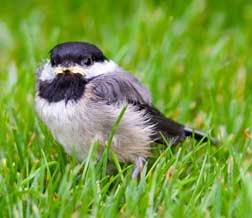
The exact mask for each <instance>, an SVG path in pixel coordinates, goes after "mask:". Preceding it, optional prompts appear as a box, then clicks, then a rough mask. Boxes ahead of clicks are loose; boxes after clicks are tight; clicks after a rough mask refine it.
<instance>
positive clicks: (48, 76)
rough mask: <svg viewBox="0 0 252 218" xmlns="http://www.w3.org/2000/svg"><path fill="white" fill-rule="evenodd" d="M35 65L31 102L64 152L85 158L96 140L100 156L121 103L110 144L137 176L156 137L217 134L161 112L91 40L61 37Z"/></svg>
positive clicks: (163, 141)
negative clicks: (34, 80)
mask: <svg viewBox="0 0 252 218" xmlns="http://www.w3.org/2000/svg"><path fill="white" fill-rule="evenodd" d="M49 54H50V58H49V59H47V60H45V61H44V62H43V63H42V64H41V65H40V66H39V67H38V69H37V70H36V94H35V107H36V111H37V113H38V115H39V117H40V118H41V120H42V121H43V122H44V123H45V124H46V126H47V127H48V129H49V130H50V131H51V133H52V135H53V137H54V138H55V139H56V140H57V141H58V142H59V143H60V144H61V145H62V146H63V148H64V150H65V151H66V153H67V154H69V155H72V154H73V153H74V154H75V155H76V158H77V160H79V161H83V160H85V158H87V155H88V152H89V149H90V147H91V145H92V143H94V142H98V143H99V149H98V154H97V158H98V159H99V158H100V157H101V155H102V152H103V151H104V148H105V145H106V143H107V142H108V139H109V136H110V133H111V130H112V128H113V127H114V125H115V122H116V121H117V119H118V116H119V115H120V113H121V111H122V110H123V108H125V111H124V113H123V115H122V117H121V119H120V122H119V124H118V126H117V128H116V131H115V133H114V135H113V138H112V141H111V147H110V149H111V150H112V151H113V152H114V153H115V154H116V155H117V157H118V160H119V161H120V162H121V163H133V164H134V170H133V173H132V178H136V177H138V175H139V174H140V173H141V172H142V170H143V166H144V165H145V164H146V162H147V160H148V158H149V157H150V156H151V155H152V149H153V146H154V145H155V144H156V143H159V144H167V141H169V142H170V143H171V144H172V145H176V144H178V143H181V142H183V141H184V140H185V139H186V137H194V138H195V139H196V140H201V141H202V142H206V141H211V142H212V143H215V142H216V141H217V139H216V138H213V137H211V136H208V134H206V133H204V132H201V131H199V130H195V129H193V128H189V127H187V126H185V125H183V124H180V123H178V122H176V121H174V120H172V119H169V118H167V117H165V116H164V115H163V114H162V113H161V112H160V111H159V110H158V109H157V108H156V107H155V106H154V104H153V103H152V96H151V93H150V91H149V90H148V89H147V88H146V86H144V85H143V84H142V83H141V82H140V81H139V80H138V79H137V78H135V77H134V76H133V75H132V74H131V73H129V72H127V71H126V70H124V69H123V68H122V67H120V66H119V65H118V64H117V63H116V62H114V61H113V60H111V59H109V58H107V57H106V56H105V55H104V54H103V52H102V51H101V50H100V49H99V48H98V47H97V46H96V45H94V44H91V43H88V42H77V41H70V42H63V43H60V44H58V45H56V46H55V47H53V48H52V49H51V50H50V52H49Z"/></svg>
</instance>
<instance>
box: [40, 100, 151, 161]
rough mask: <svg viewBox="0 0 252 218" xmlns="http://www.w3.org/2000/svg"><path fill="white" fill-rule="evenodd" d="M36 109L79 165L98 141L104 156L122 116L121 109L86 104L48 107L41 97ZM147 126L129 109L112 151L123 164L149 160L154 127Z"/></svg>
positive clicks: (122, 121)
mask: <svg viewBox="0 0 252 218" xmlns="http://www.w3.org/2000/svg"><path fill="white" fill-rule="evenodd" d="M36 109H37V112H38V114H39V115H40V117H41V119H42V120H43V121H44V123H45V124H46V125H47V127H48V128H49V129H50V130H51V132H52V134H53V136H54V137H55V138H56V139H57V140H58V141H59V142H60V143H61V144H62V146H63V147H64V149H65V151H66V152H67V153H68V154H69V155H76V158H77V159H78V160H79V161H82V160H83V159H85V158H86V157H87V154H88V152H89V148H90V145H91V144H92V143H94V142H95V141H98V142H99V144H100V146H101V147H100V148H101V149H99V151H100V152H102V150H103V147H104V144H105V143H106V142H107V140H108V136H109V134H110V131H111V128H112V127H113V125H114V123H115V121H116V119H117V117H118V115H119V114H120V112H121V108H115V107H111V106H107V105H104V104H101V105H99V104H92V103H90V102H86V101H84V100H83V101H82V102H80V101H79V102H69V103H68V104H65V102H64V101H60V102H56V103H48V102H47V101H46V100H44V99H42V98H40V97H36ZM144 122H145V121H144V119H143V117H142V115H141V114H140V113H137V112H135V111H134V110H133V109H132V108H130V107H129V108H128V109H127V111H126V112H125V114H124V116H123V118H122V120H121V122H120V124H119V126H118V128H117V131H116V134H115V135H114V137H113V144H112V147H111V148H112V149H113V150H114V151H115V153H116V154H117V155H118V158H119V160H120V161H122V162H125V161H131V162H134V161H135V160H136V158H137V157H139V156H142V157H147V156H149V154H150V152H149V150H150V143H151V140H150V137H149V136H150V135H151V133H152V127H151V126H146V125H145V123H144ZM99 155H100V153H98V154H97V156H99Z"/></svg>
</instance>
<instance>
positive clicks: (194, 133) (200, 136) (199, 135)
mask: <svg viewBox="0 0 252 218" xmlns="http://www.w3.org/2000/svg"><path fill="white" fill-rule="evenodd" d="M184 131H185V136H190V137H194V138H195V139H196V140H198V141H200V140H202V141H203V142H207V141H209V140H210V141H211V143H213V144H219V143H220V142H219V140H218V139H217V138H214V137H212V136H209V135H208V134H206V133H205V132H202V131H199V130H195V129H192V128H189V127H186V126H185V127H184Z"/></svg>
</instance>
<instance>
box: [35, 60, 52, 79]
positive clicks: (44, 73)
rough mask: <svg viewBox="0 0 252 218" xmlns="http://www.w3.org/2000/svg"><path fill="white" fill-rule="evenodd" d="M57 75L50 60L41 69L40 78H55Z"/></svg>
mask: <svg viewBox="0 0 252 218" xmlns="http://www.w3.org/2000/svg"><path fill="white" fill-rule="evenodd" d="M55 77H56V74H55V72H54V68H53V67H52V66H51V64H50V61H47V62H46V63H45V64H44V66H43V67H42V69H41V72H40V75H39V80H42V81H45V80H53V79H54V78H55Z"/></svg>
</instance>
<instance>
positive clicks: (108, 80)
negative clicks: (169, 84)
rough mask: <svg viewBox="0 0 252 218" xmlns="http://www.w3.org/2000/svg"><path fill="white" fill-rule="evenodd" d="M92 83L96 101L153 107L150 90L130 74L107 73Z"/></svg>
mask: <svg viewBox="0 0 252 218" xmlns="http://www.w3.org/2000/svg"><path fill="white" fill-rule="evenodd" d="M90 83H91V87H92V88H91V90H92V91H91V92H92V93H93V94H94V95H93V96H94V97H92V98H93V100H95V101H106V103H107V104H114V103H125V102H126V103H131V102H138V103H140V104H147V105H151V101H152V100H151V94H150V92H149V90H148V89H147V88H146V87H145V86H144V85H142V84H141V83H140V82H139V81H138V80H137V79H136V78H135V77H133V76H132V75H130V74H129V73H126V72H115V73H106V74H103V75H100V76H98V77H96V78H94V79H93V80H91V81H90Z"/></svg>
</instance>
